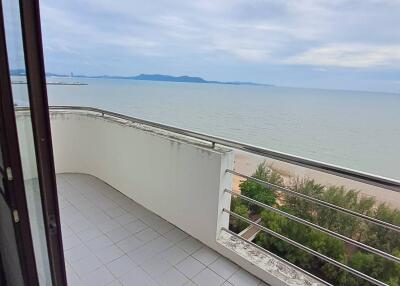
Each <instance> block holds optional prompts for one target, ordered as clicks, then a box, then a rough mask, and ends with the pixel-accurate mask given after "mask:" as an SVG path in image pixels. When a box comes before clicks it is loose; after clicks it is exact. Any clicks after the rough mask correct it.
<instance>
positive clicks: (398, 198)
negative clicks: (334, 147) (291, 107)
mask: <svg viewBox="0 0 400 286" xmlns="http://www.w3.org/2000/svg"><path fill="white" fill-rule="evenodd" d="M264 160H265V161H266V162H267V164H268V165H270V166H271V168H272V169H273V170H275V171H277V172H279V173H280V174H281V175H282V176H283V178H284V182H285V183H288V182H290V181H291V180H292V179H293V178H296V177H297V178H310V179H314V180H315V181H316V182H318V183H320V184H323V185H327V186H344V187H346V188H347V189H354V190H359V191H360V193H361V195H363V196H369V197H374V198H375V199H376V200H377V201H378V202H384V203H386V204H388V205H389V206H391V207H393V208H400V193H397V192H394V191H391V190H386V189H382V188H378V187H375V186H371V185H368V184H365V183H361V182H357V181H352V180H349V179H345V178H341V177H337V176H334V175H330V174H326V173H322V172H319V171H315V170H311V169H307V168H304V167H300V166H296V165H292V164H288V163H285V162H281V161H277V160H274V159H269V158H264V157H261V156H257V155H253V154H249V153H245V152H243V151H239V150H235V166H234V169H235V171H237V172H240V173H242V174H245V175H248V176H251V175H252V174H253V173H254V171H255V170H256V168H257V166H258V164H260V163H262V162H263V161H264ZM242 180H243V179H242V178H240V177H237V176H234V177H233V180H232V190H233V191H235V192H240V189H239V184H240V182H241V181H242Z"/></svg>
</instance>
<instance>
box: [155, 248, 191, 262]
mask: <svg viewBox="0 0 400 286" xmlns="http://www.w3.org/2000/svg"><path fill="white" fill-rule="evenodd" d="M161 255H162V257H164V259H166V260H167V261H168V262H169V263H170V264H172V265H176V264H177V263H179V262H181V261H182V260H184V259H185V258H186V257H188V256H189V254H187V253H186V252H185V251H183V250H182V249H180V248H179V247H177V246H172V247H170V248H168V249H167V250H165V251H163V252H162V253H161Z"/></svg>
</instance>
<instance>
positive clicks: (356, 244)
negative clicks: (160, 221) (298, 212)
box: [225, 190, 400, 264]
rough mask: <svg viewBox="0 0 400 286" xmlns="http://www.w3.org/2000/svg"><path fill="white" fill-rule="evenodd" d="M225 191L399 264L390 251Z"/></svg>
mask: <svg viewBox="0 0 400 286" xmlns="http://www.w3.org/2000/svg"><path fill="white" fill-rule="evenodd" d="M225 192H226V193H229V194H231V195H233V196H236V197H239V198H241V199H243V200H245V201H248V202H250V203H252V204H255V205H258V206H260V207H262V208H264V209H267V210H269V211H271V212H274V213H277V214H280V215H282V216H285V217H287V218H288V219H291V220H294V221H296V222H298V223H301V224H304V225H307V226H309V227H312V228H314V229H317V230H319V231H321V232H323V233H326V234H328V235H330V236H331V237H335V238H337V239H339V240H341V241H344V242H347V243H349V244H352V245H354V246H357V247H359V248H362V249H364V250H366V251H369V252H371V253H374V254H376V255H379V256H380V257H383V258H386V259H388V260H391V261H393V262H395V263H399V264H400V258H399V257H396V256H394V255H392V254H390V253H387V252H384V251H382V250H379V249H376V248H374V247H372V246H369V245H366V244H364V243H361V242H359V241H356V240H354V239H351V238H349V237H347V236H344V235H342V234H339V233H336V232H334V231H332V230H330V229H327V228H324V227H322V226H320V225H317V224H314V223H312V222H309V221H307V220H305V219H302V218H299V217H297V216H294V215H292V214H289V213H287V212H284V211H282V210H279V209H277V208H274V207H271V206H269V205H266V204H263V203H260V202H259V201H256V200H253V199H252V198H249V197H246V196H243V195H241V194H238V193H235V192H232V191H230V190H225Z"/></svg>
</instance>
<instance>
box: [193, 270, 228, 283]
mask: <svg viewBox="0 0 400 286" xmlns="http://www.w3.org/2000/svg"><path fill="white" fill-rule="evenodd" d="M192 281H193V282H194V283H196V284H197V285H199V286H219V285H221V284H222V283H224V281H225V280H224V279H223V278H222V277H221V276H219V275H217V274H216V273H215V272H213V271H211V270H210V269H208V268H206V269H204V270H203V271H201V272H200V273H199V274H197V275H196V276H195V277H193V279H192Z"/></svg>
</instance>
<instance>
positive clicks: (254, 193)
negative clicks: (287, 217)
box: [239, 161, 283, 214]
mask: <svg viewBox="0 0 400 286" xmlns="http://www.w3.org/2000/svg"><path fill="white" fill-rule="evenodd" d="M252 177H253V178H256V179H259V180H262V181H265V182H268V183H271V184H274V185H282V184H283V178H282V176H281V175H280V174H279V173H278V172H276V171H274V170H272V169H271V168H269V167H268V166H267V163H266V161H264V162H262V163H261V164H259V165H258V167H257V170H256V171H255V173H254V174H253V175H252ZM239 187H240V192H241V194H242V195H244V196H247V197H249V198H252V199H254V200H256V201H258V202H261V203H264V204H267V205H274V204H275V202H276V197H277V194H276V191H275V190H273V189H272V188H267V187H265V186H262V185H261V184H259V183H257V182H255V181H254V180H250V179H247V180H246V181H244V182H242V183H240V185H239ZM246 204H247V205H248V206H249V209H250V211H251V212H252V213H254V214H259V213H260V212H261V211H262V210H263V208H261V207H259V206H257V205H254V204H251V203H246Z"/></svg>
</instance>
